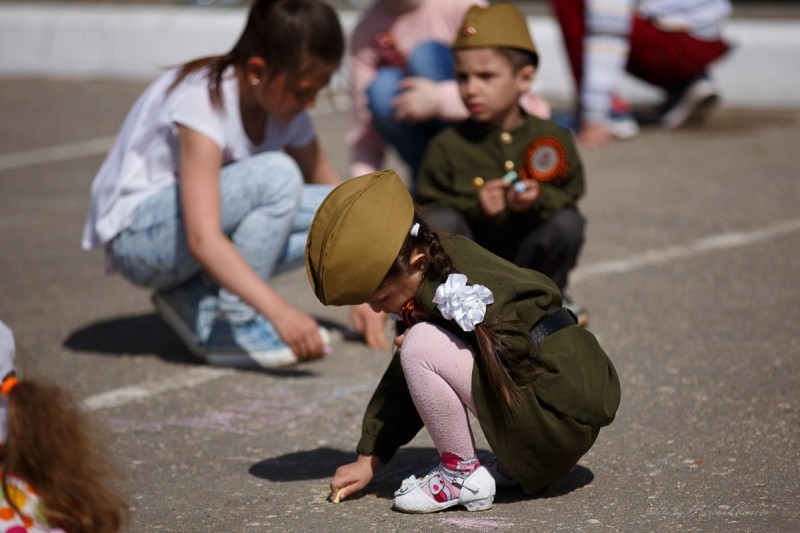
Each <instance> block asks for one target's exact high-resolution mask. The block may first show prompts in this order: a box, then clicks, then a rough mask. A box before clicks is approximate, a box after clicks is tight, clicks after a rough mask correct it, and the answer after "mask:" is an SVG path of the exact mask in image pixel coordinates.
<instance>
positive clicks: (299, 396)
mask: <svg viewBox="0 0 800 533" xmlns="http://www.w3.org/2000/svg"><path fill="white" fill-rule="evenodd" d="M144 86H145V84H144V83H141V82H135V83H134V82H112V81H86V80H76V81H63V80H61V81H59V80H45V79H30V78H25V79H2V80H0V250H2V252H0V295H2V297H1V298H0V318H2V319H3V320H4V321H5V322H6V323H7V324H8V325H9V326H10V327H11V328H12V329H13V330H14V331H15V333H16V336H17V343H18V356H17V363H18V366H19V368H20V369H21V371H22V372H23V373H24V374H25V375H26V376H30V377H36V378H40V379H46V380H50V381H54V382H56V383H58V384H59V385H61V386H62V387H65V388H66V389H68V390H69V391H71V392H72V393H73V394H74V395H76V396H77V397H78V398H80V399H81V401H82V402H83V404H84V406H85V407H86V409H87V410H88V411H89V412H90V413H91V415H92V417H93V418H94V419H95V420H96V421H97V422H98V424H99V425H100V426H101V428H102V429H103V432H104V436H105V438H106V441H107V443H108V446H109V449H110V451H111V453H112V455H113V457H114V459H115V461H116V462H117V464H118V465H119V467H120V470H121V472H122V475H123V481H122V482H121V487H122V489H123V490H124V492H125V494H126V495H127V498H128V501H129V502H130V505H131V509H132V522H131V524H130V526H129V528H128V530H130V531H137V532H138V531H148V532H149V531H165V532H166V531H171V532H185V531H204V532H205V531H226V532H227V531H232V532H240V531H241V532H249V531H332V532H339V531H347V532H361V531H381V532H383V531H434V530H445V531H488V530H499V531H509V532H512V531H513V532H516V531H570V532H571V531H625V532H643V531H703V532H705V531H714V532H716V531H719V532H722V531H725V532H728V531H754V532H787V533H788V532H795V531H798V530H800V516H799V515H798V513H800V507H799V506H798V503H800V480H799V479H798V473H799V472H800V468H798V467H800V416H799V415H798V410H799V409H800V389H799V388H798V385H799V384H800V328H799V327H798V323H800V306H798V303H799V302H800V283H798V282H797V271H798V269H797V265H798V264H800V209H798V207H797V206H798V205H800V174H799V173H798V170H797V169H798V168H800V150H798V147H799V146H800V109H798V108H795V107H786V108H777V107H772V108H770V109H764V108H749V107H740V106H733V105H723V106H722V108H721V109H720V110H719V111H718V112H717V114H715V115H714V116H713V117H711V120H710V121H709V122H708V123H707V124H706V125H704V126H702V127H694V128H686V129H683V130H679V131H673V132H667V131H659V130H645V131H643V132H642V134H641V135H639V136H638V137H636V138H634V139H632V140H630V141H626V142H618V143H616V144H613V145H611V146H609V147H607V148H605V149H602V150H591V151H590V150H583V151H582V156H583V158H584V162H585V165H586V170H587V181H588V194H587V196H586V198H585V199H584V201H583V203H582V208H583V211H584V212H585V214H586V216H587V218H588V220H589V226H588V236H587V242H586V247H585V249H584V252H583V254H582V257H581V261H580V266H579V268H578V269H577V271H576V272H575V274H574V276H573V280H572V289H571V292H572V295H573V297H574V298H575V299H576V300H578V301H579V302H581V303H582V304H584V305H586V306H587V307H588V308H589V309H590V311H591V312H592V323H591V329H592V331H594V333H595V334H596V335H597V336H598V338H599V339H600V341H601V343H602V345H603V346H604V347H605V349H606V350H607V352H608V353H609V354H610V356H611V358H612V360H613V362H614V364H615V365H616V368H617V370H618V372H619V374H620V378H621V381H622V392H623V398H622V404H621V407H620V410H619V413H618V416H617V419H616V420H615V422H614V423H613V424H612V425H611V426H609V427H608V428H605V429H604V430H603V431H601V433H600V437H599V439H598V442H597V444H596V445H595V447H594V448H593V449H592V450H591V451H590V452H589V453H588V454H587V455H586V456H585V457H584V458H583V459H582V460H581V461H580V463H579V465H578V466H577V467H576V468H575V469H574V470H573V472H571V473H570V474H569V475H568V476H567V477H566V478H565V479H564V480H562V481H561V482H560V483H558V484H557V485H556V486H554V487H552V488H551V490H550V491H549V492H548V493H546V494H545V495H544V496H542V497H538V498H528V497H526V496H525V495H524V494H522V492H521V491H518V490H514V489H508V490H501V491H500V492H498V496H497V498H496V504H495V506H494V507H493V508H492V509H491V510H489V511H486V512H481V513H467V512H466V511H464V510H454V511H448V512H443V513H438V514H434V515H427V516H413V515H405V514H401V513H397V512H394V511H392V510H391V496H392V492H393V491H394V490H395V489H396V488H398V487H399V485H400V482H401V481H402V479H403V478H404V477H406V476H408V475H410V474H421V473H424V472H426V471H427V470H428V469H429V468H430V467H431V466H432V465H433V464H434V463H435V461H436V452H435V450H434V448H433V446H432V442H431V440H430V438H429V436H428V435H427V433H426V432H425V431H424V430H423V431H422V432H421V433H420V435H419V436H418V437H417V438H416V439H415V440H414V441H413V442H412V443H411V444H410V445H409V446H407V447H405V448H403V449H402V450H401V451H400V452H399V453H398V454H397V456H396V457H395V458H394V459H393V460H392V461H391V462H390V463H389V464H388V465H386V466H385V467H384V469H383V470H382V471H381V472H380V473H379V475H378V476H377V478H376V479H375V480H374V482H373V483H372V484H371V485H370V486H369V487H368V488H367V490H366V491H365V492H364V493H363V494H362V495H360V496H358V497H354V498H353V499H351V500H348V501H345V502H344V503H341V504H338V505H334V504H332V503H329V502H327V501H326V497H327V494H328V489H327V485H328V483H329V480H330V478H331V476H332V475H333V472H334V470H335V469H336V467H337V466H338V465H339V464H342V463H344V462H347V461H350V460H352V459H353V458H354V448H355V444H356V442H357V440H358V437H359V434H360V421H361V416H362V413H363V409H364V407H365V405H366V403H367V401H368V400H369V397H370V395H371V392H372V390H373V388H374V386H375V384H376V382H377V380H378V378H379V377H380V375H381V373H382V371H383V369H384V368H385V366H386V364H387V362H388V359H389V353H388V351H387V352H376V351H371V350H369V349H368V348H366V347H365V346H364V345H363V343H361V342H360V340H359V339H357V338H356V337H355V336H354V335H353V334H352V332H350V331H349V330H348V318H347V310H346V309H343V308H325V307H322V306H321V305H320V304H319V303H317V302H316V300H315V299H314V297H313V295H312V293H311V291H310V289H309V288H308V282H307V279H306V275H305V272H304V271H302V270H297V271H293V272H290V273H287V274H284V275H282V276H280V277H279V278H277V279H276V280H275V286H276V287H277V288H278V290H280V291H281V292H282V293H283V294H284V295H285V296H287V297H288V298H291V300H292V301H293V302H295V303H296V304H297V305H298V306H299V307H300V308H301V309H303V310H306V311H308V312H309V313H312V314H313V315H315V316H317V317H319V318H320V320H322V321H324V322H325V323H326V324H328V325H330V326H333V327H335V328H337V330H338V331H339V334H338V335H337V336H336V340H335V343H334V348H335V350H334V353H333V354H331V355H330V356H329V357H327V358H326V359H325V360H322V361H318V362H313V363H306V364H301V365H298V366H296V367H292V368H289V369H285V370H280V371H258V370H233V369H223V368H215V367H209V366H207V365H204V364H202V363H200V362H198V361H196V360H194V359H193V358H192V356H191V355H190V354H189V352H188V351H187V350H186V349H185V348H184V347H183V346H182V345H181V343H180V342H179V340H178V339H177V337H176V336H175V335H173V334H172V332H171V331H170V330H169V329H168V328H167V326H166V325H165V324H164V323H163V322H162V321H161V320H160V319H159V318H158V316H157V315H155V314H154V311H153V308H152V305H151V304H150V300H149V294H148V293H147V291H145V290H143V289H139V288H136V287H134V286H132V285H130V284H129V283H127V282H126V281H125V280H124V279H122V278H120V277H113V276H112V277H108V276H105V275H104V274H103V258H102V254H101V253H99V252H84V251H82V250H81V248H80V234H81V230H82V226H83V222H84V219H85V216H86V210H87V206H88V195H89V187H90V184H91V180H92V178H93V176H94V174H95V172H96V171H97V169H98V167H99V165H100V163H101V162H102V158H103V151H104V150H105V149H106V148H107V146H108V145H109V143H110V142H111V138H113V135H114V134H115V133H116V132H117V130H118V128H119V125H120V124H121V121H122V119H123V118H124V115H125V113H126V112H127V110H128V108H129V107H130V105H131V104H132V103H133V101H134V99H135V98H136V97H137V96H138V94H139V93H140V92H141V90H142V89H143V88H144ZM723 89H724V88H723ZM329 96H330V95H326V97H325V98H323V99H322V101H321V102H320V105H319V107H318V109H317V110H315V112H314V114H315V120H316V123H317V127H318V129H319V134H320V139H321V142H322V144H323V146H324V148H325V149H326V150H327V151H328V152H329V154H330V156H331V157H332V159H333V161H334V164H335V165H336V168H337V169H338V170H339V171H340V172H341V173H342V175H345V174H346V168H347V161H346V160H347V150H346V145H345V139H344V135H343V132H344V131H345V130H346V129H347V126H348V105H347V102H346V100H344V101H343V100H342V99H341V98H333V97H330V98H329ZM553 100H554V102H555V103H558V95H554V98H553ZM393 164H395V165H397V163H396V160H395V161H394V163H393ZM398 169H399V170H401V171H402V170H403V169H402V167H399V166H398ZM473 429H474V430H475V432H476V440H477V442H478V444H479V446H480V448H481V450H483V451H485V450H487V449H488V448H487V446H486V442H485V439H484V438H483V436H482V435H481V434H480V429H479V426H478V425H477V423H475V424H473Z"/></svg>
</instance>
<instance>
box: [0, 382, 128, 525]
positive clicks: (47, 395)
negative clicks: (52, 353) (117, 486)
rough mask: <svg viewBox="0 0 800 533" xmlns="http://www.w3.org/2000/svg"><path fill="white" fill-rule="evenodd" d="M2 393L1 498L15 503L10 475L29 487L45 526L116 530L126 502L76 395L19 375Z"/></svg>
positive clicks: (123, 513)
mask: <svg viewBox="0 0 800 533" xmlns="http://www.w3.org/2000/svg"><path fill="white" fill-rule="evenodd" d="M7 397H8V437H7V439H6V443H5V445H4V446H3V447H0V468H2V474H1V476H2V477H1V478H0V484H1V485H2V490H3V493H4V494H5V496H6V501H8V502H9V503H11V505H12V506H13V505H14V503H13V499H12V498H9V491H8V479H7V476H8V475H9V474H13V475H15V476H17V477H19V478H21V479H23V480H25V481H26V482H27V483H29V484H30V485H31V486H32V487H34V489H35V490H36V493H37V494H38V495H39V497H40V500H41V503H42V508H43V515H44V519H45V520H46V521H47V523H48V524H49V525H50V526H52V527H60V528H62V529H64V530H65V531H68V532H69V533H112V532H116V531H119V530H120V529H121V528H122V526H123V524H124V523H125V522H126V520H127V518H128V506H127V504H126V503H125V501H124V499H123V498H122V496H120V495H119V494H117V493H116V492H115V491H114V490H112V489H111V488H110V486H109V482H110V481H111V480H112V479H113V478H114V477H115V472H114V469H113V468H112V466H111V464H110V462H109V461H108V460H107V459H106V456H105V455H104V454H103V453H102V451H101V450H100V449H99V447H98V443H97V442H95V441H94V440H92V439H91V438H90V436H91V435H95V434H96V433H95V432H94V431H93V428H92V427H91V424H90V422H89V420H88V418H87V417H86V416H85V415H84V414H83V413H82V412H81V410H80V408H79V406H78V405H77V404H76V402H75V400H74V399H72V397H71V396H69V395H68V394H67V393H65V392H64V391H62V390H61V389H60V388H59V387H57V386H55V385H50V384H45V383H39V382H36V381H31V380H20V381H19V383H17V385H16V386H15V387H14V388H13V389H12V390H10V391H9V392H8V395H7ZM15 510H16V511H17V512H19V509H16V508H15Z"/></svg>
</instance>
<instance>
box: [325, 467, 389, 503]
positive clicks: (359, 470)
mask: <svg viewBox="0 0 800 533" xmlns="http://www.w3.org/2000/svg"><path fill="white" fill-rule="evenodd" d="M380 464H381V462H380V459H378V456H377V455H359V456H358V459H356V460H355V461H354V462H352V463H349V464H346V465H342V466H340V467H339V468H337V469H336V474H334V476H333V479H332V480H331V496H330V497H331V500H332V501H334V502H336V503H338V502H339V501H341V500H344V499H345V498H347V497H348V496H350V495H351V494H353V493H354V492H358V491H360V490H361V489H363V488H364V487H366V486H367V485H368V484H369V482H370V481H372V478H373V477H374V476H375V472H376V471H377V470H378V466H379V465H380Z"/></svg>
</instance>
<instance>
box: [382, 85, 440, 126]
mask: <svg viewBox="0 0 800 533" xmlns="http://www.w3.org/2000/svg"><path fill="white" fill-rule="evenodd" d="M400 89H401V90H402V92H401V93H400V94H399V95H398V96H397V97H395V98H394V100H392V105H393V106H394V118H395V119H396V120H398V121H400V122H427V121H428V120H432V119H434V118H436V116H437V114H438V113H439V88H438V87H437V85H436V82H433V81H431V80H429V79H426V78H416V77H408V78H405V79H404V80H403V81H401V82H400Z"/></svg>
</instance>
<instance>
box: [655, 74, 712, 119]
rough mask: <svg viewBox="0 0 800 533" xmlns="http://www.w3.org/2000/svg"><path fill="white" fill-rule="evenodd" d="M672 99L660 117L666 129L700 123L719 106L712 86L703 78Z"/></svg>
mask: <svg viewBox="0 0 800 533" xmlns="http://www.w3.org/2000/svg"><path fill="white" fill-rule="evenodd" d="M673 98H674V103H673V104H672V105H671V106H670V107H669V109H668V110H667V111H666V112H665V113H664V114H663V115H661V125H662V126H664V127H665V128H667V129H675V128H678V127H680V126H683V125H684V124H686V123H689V122H701V121H702V120H704V119H705V118H706V117H707V116H708V114H709V113H710V112H711V111H712V110H713V109H714V108H715V107H716V106H717V104H719V95H718V94H717V91H716V89H715V88H714V84H713V83H711V80H709V79H708V78H707V77H705V76H701V77H699V78H697V79H696V80H695V81H693V82H692V83H691V84H689V85H688V86H687V87H686V88H685V89H684V90H683V91H682V92H680V93H679V94H677V95H675V96H673Z"/></svg>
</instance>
